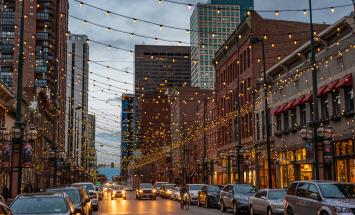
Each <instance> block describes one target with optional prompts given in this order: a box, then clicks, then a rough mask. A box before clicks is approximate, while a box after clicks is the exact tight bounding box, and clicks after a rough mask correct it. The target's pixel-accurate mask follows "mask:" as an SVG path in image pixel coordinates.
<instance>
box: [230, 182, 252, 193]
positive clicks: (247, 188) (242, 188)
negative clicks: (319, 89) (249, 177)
mask: <svg viewBox="0 0 355 215" xmlns="http://www.w3.org/2000/svg"><path fill="white" fill-rule="evenodd" d="M234 190H235V192H236V193H240V194H246V193H253V192H255V187H253V186H251V185H249V184H236V185H234Z"/></svg>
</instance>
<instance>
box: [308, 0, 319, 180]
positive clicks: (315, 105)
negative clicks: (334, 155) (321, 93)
mask: <svg viewBox="0 0 355 215" xmlns="http://www.w3.org/2000/svg"><path fill="white" fill-rule="evenodd" d="M309 20H310V33H311V47H310V48H311V66H312V90H313V91H312V98H313V121H312V128H313V138H312V143H313V148H314V159H313V160H314V165H313V168H314V171H313V174H314V179H315V180H319V169H318V137H317V128H318V95H317V94H318V86H317V71H316V69H317V68H316V54H315V51H314V29H313V14H312V0H309Z"/></svg>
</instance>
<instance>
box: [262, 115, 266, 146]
mask: <svg viewBox="0 0 355 215" xmlns="http://www.w3.org/2000/svg"><path fill="white" fill-rule="evenodd" d="M261 126H262V129H261V130H262V133H263V139H264V138H265V136H266V130H265V112H264V111H262V112H261Z"/></svg>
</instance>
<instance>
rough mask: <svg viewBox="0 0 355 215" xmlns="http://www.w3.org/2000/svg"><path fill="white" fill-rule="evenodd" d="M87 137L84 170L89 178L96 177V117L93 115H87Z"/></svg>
mask: <svg viewBox="0 0 355 215" xmlns="http://www.w3.org/2000/svg"><path fill="white" fill-rule="evenodd" d="M87 130H88V137H87V144H86V145H87V148H86V153H85V154H86V156H87V157H86V162H87V163H86V170H87V171H88V172H89V174H90V176H91V177H96V167H97V155H96V138H95V134H96V117H95V115H93V114H88V125H87Z"/></svg>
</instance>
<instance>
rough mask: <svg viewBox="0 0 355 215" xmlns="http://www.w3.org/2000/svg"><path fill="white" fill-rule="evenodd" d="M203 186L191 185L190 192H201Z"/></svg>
mask: <svg viewBox="0 0 355 215" xmlns="http://www.w3.org/2000/svg"><path fill="white" fill-rule="evenodd" d="M201 187H202V185H201V184H191V185H190V186H189V188H190V190H201Z"/></svg>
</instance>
